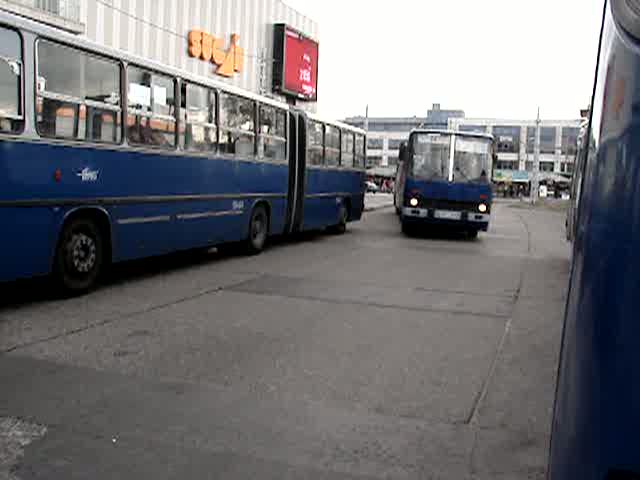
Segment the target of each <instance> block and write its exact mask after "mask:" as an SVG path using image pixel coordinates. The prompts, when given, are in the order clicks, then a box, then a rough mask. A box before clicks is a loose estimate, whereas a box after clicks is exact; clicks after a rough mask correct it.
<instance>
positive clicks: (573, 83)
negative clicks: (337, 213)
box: [285, 0, 603, 119]
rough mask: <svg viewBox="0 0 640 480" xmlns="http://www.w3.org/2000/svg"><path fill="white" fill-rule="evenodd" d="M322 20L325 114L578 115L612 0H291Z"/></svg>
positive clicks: (321, 90) (587, 98) (320, 89)
mask: <svg viewBox="0 0 640 480" xmlns="http://www.w3.org/2000/svg"><path fill="white" fill-rule="evenodd" d="M285 3H287V4H289V5H291V6H292V7H294V8H296V9H297V10H299V11H300V12H301V13H303V14H305V15H307V16H310V17H311V18H313V19H314V20H315V21H317V22H318V23H319V24H320V65H319V67H320V70H319V86H318V96H319V103H318V108H319V113H321V114H322V115H326V116H328V117H330V118H343V117H345V116H352V115H358V114H360V115H364V112H365V106H366V105H367V104H369V114H370V115H371V116H395V115H398V116H405V115H409V116H411V115H426V111H427V109H428V108H430V107H431V104H432V103H440V104H441V105H442V108H443V109H445V108H450V109H463V110H465V113H466V115H467V117H502V118H533V117H535V115H536V110H537V107H538V106H540V109H541V116H542V117H543V118H546V119H565V118H566V119H569V118H577V117H578V116H579V110H580V109H581V108H584V107H586V106H587V104H588V103H589V101H590V99H591V98H590V97H591V89H592V83H593V75H594V69H595V62H596V54H597V44H598V34H599V31H600V21H601V15H602V5H603V2H602V0H528V1H525V0H483V1H480V0H385V1H380V0H285Z"/></svg>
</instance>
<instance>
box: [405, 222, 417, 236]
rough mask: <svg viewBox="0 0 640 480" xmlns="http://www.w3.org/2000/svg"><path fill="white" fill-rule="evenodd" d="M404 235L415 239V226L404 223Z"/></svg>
mask: <svg viewBox="0 0 640 480" xmlns="http://www.w3.org/2000/svg"><path fill="white" fill-rule="evenodd" d="M402 233H404V234H405V235H406V236H407V237H413V235H414V234H415V229H414V227H413V225H410V224H408V223H407V222H402Z"/></svg>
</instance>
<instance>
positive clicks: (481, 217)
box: [394, 130, 495, 238]
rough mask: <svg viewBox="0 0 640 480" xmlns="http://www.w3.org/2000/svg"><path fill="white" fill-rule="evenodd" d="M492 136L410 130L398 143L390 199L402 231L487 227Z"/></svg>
mask: <svg viewBox="0 0 640 480" xmlns="http://www.w3.org/2000/svg"><path fill="white" fill-rule="evenodd" d="M494 151H495V146H494V140H493V136H491V135H488V134H485V133H473V132H457V131H444V130H413V131H412V132H411V134H410V135H409V141H408V143H407V144H403V145H401V149H400V162H399V165H398V171H397V175H396V193H395V198H394V202H395V205H396V212H397V213H398V214H399V216H400V221H401V223H402V231H403V232H404V233H406V234H412V233H414V232H415V231H416V229H417V228H421V227H422V228H424V227H428V226H430V227H440V228H442V227H448V228H455V229H457V230H461V231H464V232H466V233H467V235H468V236H469V237H471V238H475V237H477V236H478V231H480V230H482V231H485V232H486V231H487V229H488V228H489V220H490V218H491V204H492V199H493V194H492V190H491V172H492V168H493V160H494V155H495V154H494Z"/></svg>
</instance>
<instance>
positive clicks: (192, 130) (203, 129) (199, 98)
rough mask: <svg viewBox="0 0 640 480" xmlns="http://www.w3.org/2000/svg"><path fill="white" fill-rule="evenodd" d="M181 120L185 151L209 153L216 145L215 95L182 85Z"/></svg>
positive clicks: (191, 86) (195, 86)
mask: <svg viewBox="0 0 640 480" xmlns="http://www.w3.org/2000/svg"><path fill="white" fill-rule="evenodd" d="M182 108H183V113H182V117H181V118H182V119H183V121H184V124H183V125H181V127H180V135H182V136H183V137H184V143H183V145H184V148H185V150H191V151H196V152H211V151H213V150H215V148H216V144H217V143H218V139H217V137H218V128H217V127H216V95H215V93H214V92H213V91H211V90H209V89H208V88H205V87H200V86H198V85H193V84H190V83H187V84H183V85H182Z"/></svg>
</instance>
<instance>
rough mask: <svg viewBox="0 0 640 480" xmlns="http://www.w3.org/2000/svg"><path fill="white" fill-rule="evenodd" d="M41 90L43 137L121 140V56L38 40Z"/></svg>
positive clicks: (39, 118) (39, 126)
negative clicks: (116, 58)
mask: <svg viewBox="0 0 640 480" xmlns="http://www.w3.org/2000/svg"><path fill="white" fill-rule="evenodd" d="M37 92H38V96H37V104H36V110H37V129H38V133H39V134H40V135H42V136H43V137H55V138H68V139H73V140H88V141H92V142H106V143H119V142H120V137H121V133H120V132H121V128H120V126H121V123H122V122H121V116H122V109H121V100H120V66H119V65H118V63H117V62H115V61H113V60H109V59H106V58H102V57H98V56H95V55H92V54H91V55H90V54H88V53H85V52H83V51H80V50H76V49H74V48H69V47H65V46H62V45H59V44H56V43H53V42H50V41H48V40H39V41H38V72H37Z"/></svg>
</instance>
